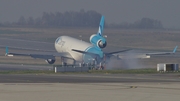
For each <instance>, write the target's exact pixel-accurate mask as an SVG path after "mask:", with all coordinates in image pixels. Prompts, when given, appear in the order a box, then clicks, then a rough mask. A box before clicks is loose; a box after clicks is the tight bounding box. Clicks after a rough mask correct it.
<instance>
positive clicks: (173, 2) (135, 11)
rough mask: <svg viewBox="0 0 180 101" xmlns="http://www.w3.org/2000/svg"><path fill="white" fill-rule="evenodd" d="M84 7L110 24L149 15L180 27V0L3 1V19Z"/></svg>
mask: <svg viewBox="0 0 180 101" xmlns="http://www.w3.org/2000/svg"><path fill="white" fill-rule="evenodd" d="M80 9H84V10H85V11H87V10H95V11H97V12H99V13H101V14H103V15H104V16H105V19H106V22H108V23H112V22H116V23H120V22H132V23H133V22H134V21H136V20H140V19H141V18H143V17H148V18H153V19H158V20H161V21H162V23H163V25H164V27H175V28H180V0H0V22H5V21H10V22H11V21H17V20H18V19H19V18H20V16H25V17H29V16H32V17H34V18H36V17H41V16H42V13H43V12H53V13H55V12H64V11H80Z"/></svg>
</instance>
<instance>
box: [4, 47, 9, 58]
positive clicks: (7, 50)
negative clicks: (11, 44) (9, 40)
mask: <svg viewBox="0 0 180 101" xmlns="http://www.w3.org/2000/svg"><path fill="white" fill-rule="evenodd" d="M8 53H9V49H8V46H6V54H5V55H6V56H7V55H8Z"/></svg>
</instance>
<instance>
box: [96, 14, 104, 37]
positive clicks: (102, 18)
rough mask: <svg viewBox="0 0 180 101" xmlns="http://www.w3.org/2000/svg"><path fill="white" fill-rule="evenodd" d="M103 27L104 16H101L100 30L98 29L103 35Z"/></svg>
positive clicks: (99, 33)
mask: <svg viewBox="0 0 180 101" xmlns="http://www.w3.org/2000/svg"><path fill="white" fill-rule="evenodd" d="M103 29H104V16H102V17H101V21H100V24H99V30H98V33H97V34H98V35H100V36H103Z"/></svg>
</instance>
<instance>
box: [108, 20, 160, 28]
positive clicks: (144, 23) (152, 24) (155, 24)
mask: <svg viewBox="0 0 180 101" xmlns="http://www.w3.org/2000/svg"><path fill="white" fill-rule="evenodd" d="M108 27H110V28H122V29H162V28H163V25H162V23H161V21H159V20H154V19H150V18H142V19H141V20H138V21H135V22H134V23H127V22H123V23H120V24H109V25H108Z"/></svg>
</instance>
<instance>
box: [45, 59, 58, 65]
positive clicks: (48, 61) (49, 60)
mask: <svg viewBox="0 0 180 101" xmlns="http://www.w3.org/2000/svg"><path fill="white" fill-rule="evenodd" d="M45 61H46V62H47V63H48V64H54V62H55V61H56V60H55V59H47V60H45Z"/></svg>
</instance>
